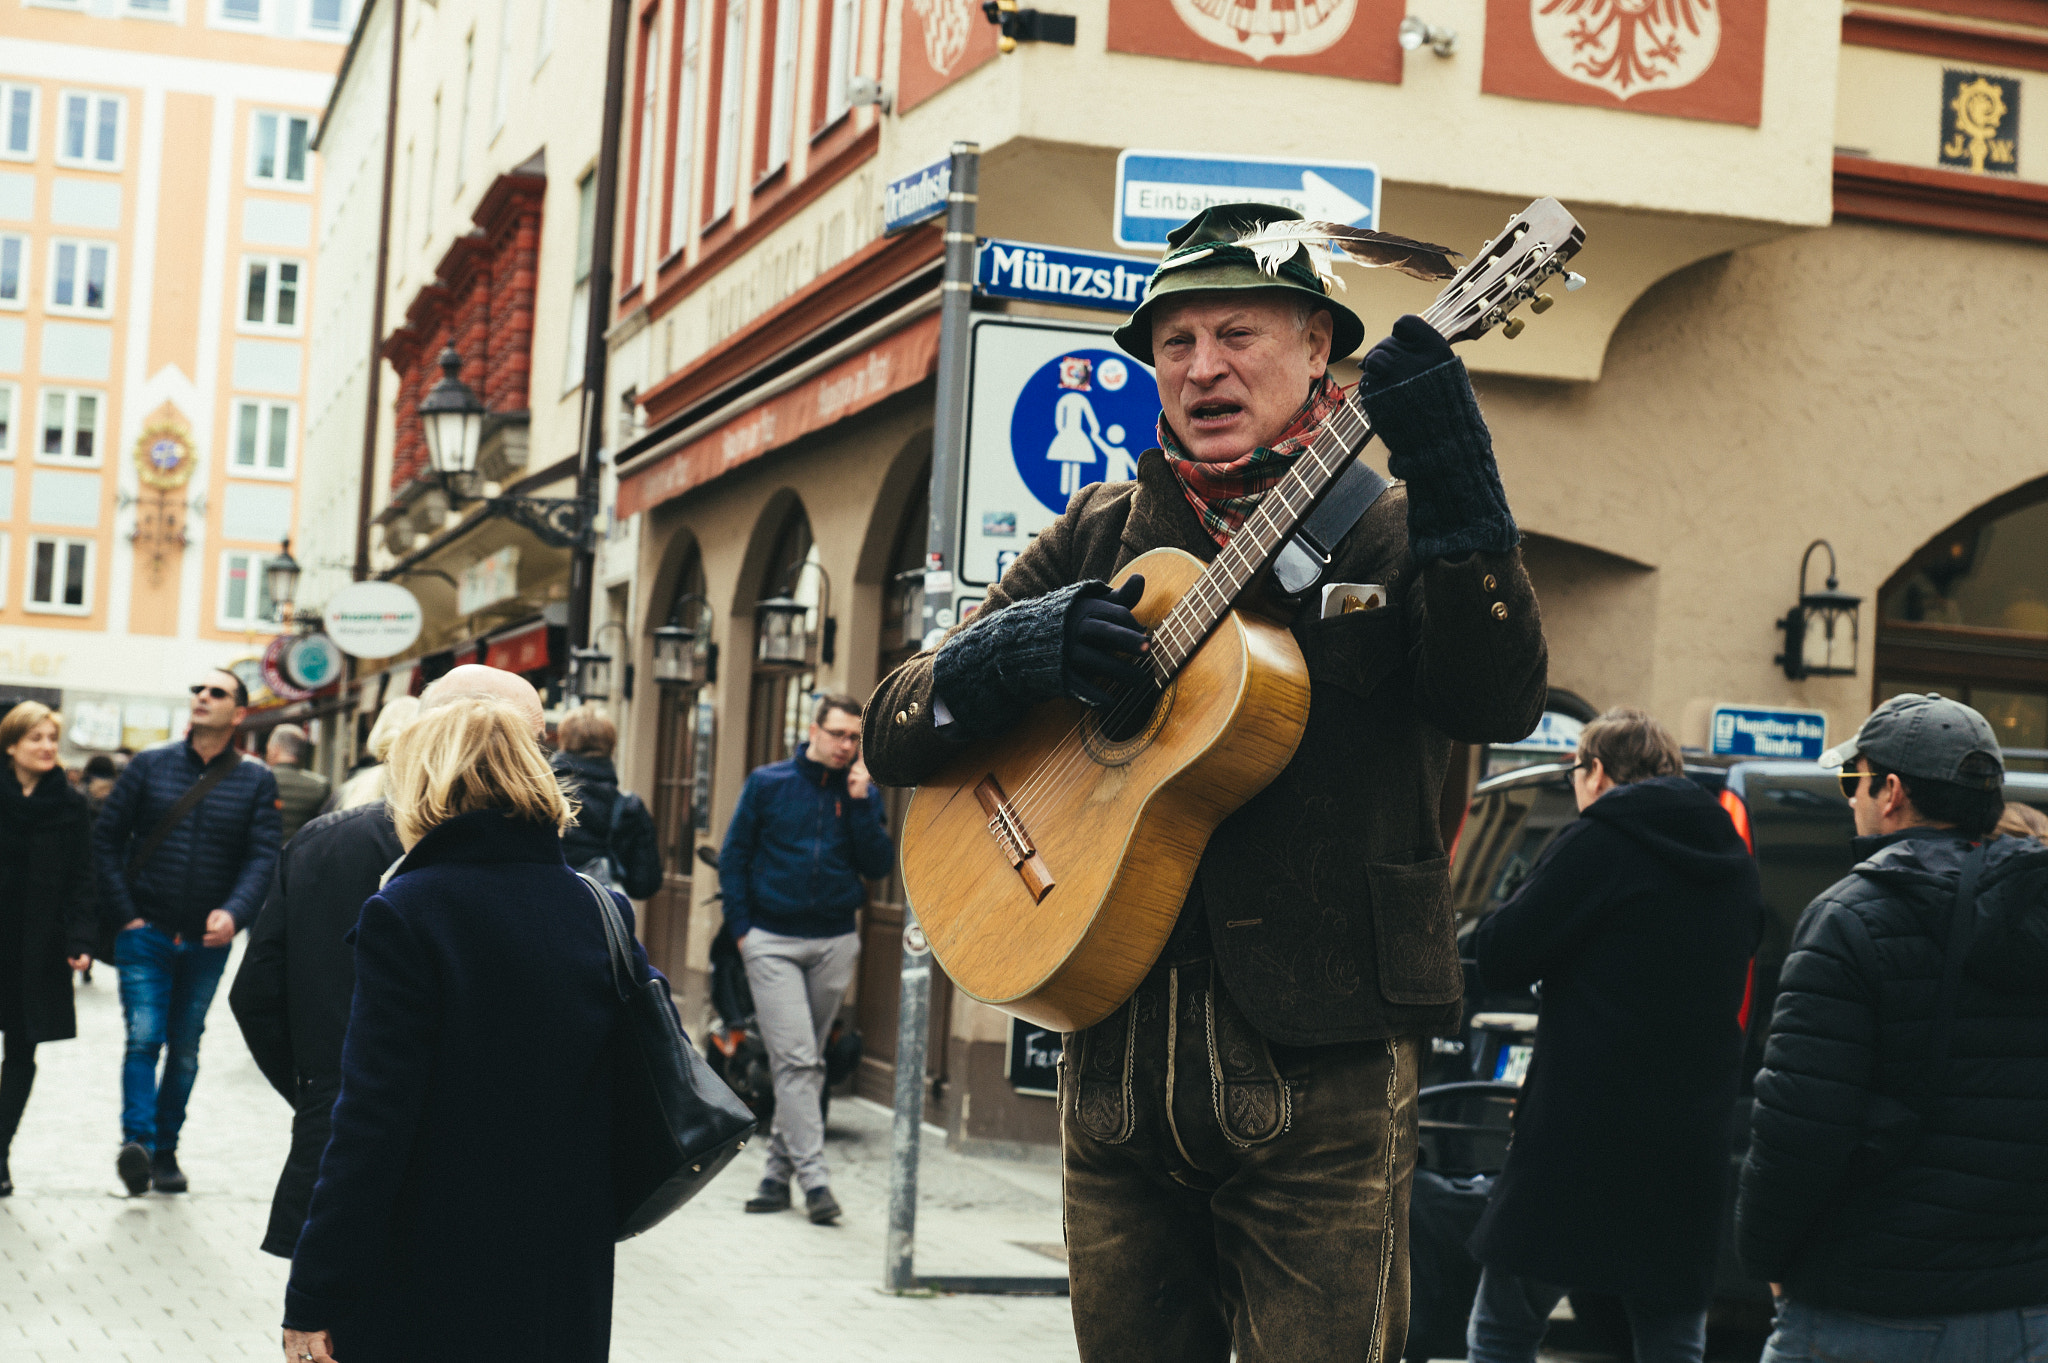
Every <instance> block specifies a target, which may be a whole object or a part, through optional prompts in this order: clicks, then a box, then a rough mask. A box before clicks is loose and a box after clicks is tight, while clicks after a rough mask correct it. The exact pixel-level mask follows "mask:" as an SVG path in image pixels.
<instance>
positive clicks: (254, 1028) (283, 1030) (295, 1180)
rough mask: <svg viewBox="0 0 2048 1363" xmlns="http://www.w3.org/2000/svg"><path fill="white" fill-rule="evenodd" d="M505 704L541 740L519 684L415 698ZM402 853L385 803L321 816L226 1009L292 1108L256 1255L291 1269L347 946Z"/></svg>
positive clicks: (329, 1088)
mask: <svg viewBox="0 0 2048 1363" xmlns="http://www.w3.org/2000/svg"><path fill="white" fill-rule="evenodd" d="M478 697H481V698H484V699H488V700H495V701H502V702H504V703H505V704H507V705H509V706H511V707H512V708H513V709H515V710H517V711H519V712H520V713H521V714H523V715H525V716H526V718H527V719H528V721H529V722H530V723H531V724H532V725H533V736H534V738H535V740H536V741H538V740H539V738H540V736H541V733H542V732H543V730H544V729H545V727H546V721H545V719H544V718H543V716H542V713H541V703H540V693H539V692H538V691H535V690H534V689H533V686H532V684H531V683H529V682H528V681H526V679H525V678H523V677H521V676H519V675H518V674H517V673H513V672H506V671H504V670H502V669H500V668H496V667H482V666H479V665H477V664H475V663H466V664H464V665H463V666H461V667H457V668H454V669H451V670H450V671H449V672H447V673H446V674H445V675H443V676H442V677H441V678H440V679H439V680H437V681H436V682H434V684H433V685H431V686H429V687H428V688H427V689H426V691H425V693H423V694H422V695H421V696H420V712H421V713H422V714H424V713H426V712H427V711H429V710H432V709H434V708H436V707H437V706H442V705H446V704H448V703H449V702H450V701H456V700H470V699H475V698H478ZM402 851H403V849H402V848H401V847H400V846H399V843H398V832H397V830H396V829H394V828H393V827H392V824H391V814H390V812H389V811H388V810H387V809H386V808H385V807H384V802H383V801H382V800H379V801H377V802H376V803H374V804H367V805H358V806H357V807H355V808H354V809H344V810H337V811H336V812H334V813H332V814H323V815H321V816H320V817H319V818H317V819H314V820H313V821H312V822H311V823H308V824H307V825H306V826H305V827H304V828H302V829H300V830H299V834H298V836H297V837H295V838H293V839H292V842H291V846H290V847H289V848H287V849H286V851H285V853H284V855H283V856H281V857H280V858H278V863H277V871H276V874H275V876H274V877H273V878H272V881H271V887H270V896H269V898H267V899H266V900H264V902H263V908H262V910H261V912H260V913H259V914H258V915H257V919H256V923H255V926H254V927H252V928H251V929H250V931H249V949H248V953H247V955H245V956H244V957H243V960H242V968H241V970H240V971H239V972H237V973H236V975H235V983H234V987H233V988H232V989H230V990H229V991H228V1005H229V1007H231V1008H233V1009H234V1013H235V1021H236V1022H237V1023H238V1024H240V1026H241V1029H242V1036H243V1038H244V1039H245V1040H247V1041H248V1043H249V1051H250V1054H252V1055H253V1056H255V1058H256V1064H257V1066H258V1068H260V1069H261V1070H262V1071H263V1077H264V1078H266V1079H268V1080H269V1081H270V1084H271V1087H272V1088H275V1089H276V1090H277V1091H278V1092H279V1093H280V1094H282V1095H283V1096H284V1099H285V1101H286V1102H288V1103H290V1104H291V1105H292V1109H293V1113H294V1115H293V1117H292V1146H291V1153H290V1154H288V1155H287V1156H286V1157H285V1162H284V1170H283V1172H282V1173H280V1174H279V1175H278V1179H277V1192H276V1194H275V1196H273V1197H272V1198H271V1202H270V1226H269V1228H268V1230H267V1231H266V1232H265V1233H264V1236H263V1248H264V1250H265V1251H267V1252H268V1253H271V1254H275V1255H277V1256H279V1257H280V1258H285V1259H289V1258H290V1257H291V1254H292V1247H293V1246H294V1245H296V1244H297V1243H298V1240H299V1231H300V1229H301V1228H302V1227H304V1225H305V1224H306V1206H307V1204H308V1203H309V1202H310V1201H311V1200H312V1197H313V1183H314V1180H315V1179H316V1178H317V1177H318V1175H319V1173H320V1152H321V1151H322V1150H325V1149H326V1148H327V1137H328V1135H329V1131H330V1125H329V1123H330V1114H331V1112H332V1111H333V1108H334V1098H335V1094H336V1093H337V1092H338V1091H339V1090H340V1086H341V1042H342V1037H343V1035H344V1034H345V1033H346V1032H347V1031H348V1007H349V999H350V997H351V996H352V995H353V994H354V993H355V987H356V966H355V957H354V955H353V953H352V952H351V951H350V949H349V947H348V945H347V943H346V942H345V941H344V940H343V939H344V938H345V937H346V936H347V934H348V932H349V930H350V929H351V928H353V927H355V925H356V918H357V916H358V915H359V914H361V912H362V907H363V901H364V900H365V899H368V898H369V897H370V896H371V895H373V894H375V893H376V892H377V885H378V882H379V881H380V880H381V879H382V878H383V875H384V872H385V870H386V869H387V868H389V867H390V866H391V864H392V863H393V862H395V861H397V860H398V858H399V856H400V855H401V854H402Z"/></svg>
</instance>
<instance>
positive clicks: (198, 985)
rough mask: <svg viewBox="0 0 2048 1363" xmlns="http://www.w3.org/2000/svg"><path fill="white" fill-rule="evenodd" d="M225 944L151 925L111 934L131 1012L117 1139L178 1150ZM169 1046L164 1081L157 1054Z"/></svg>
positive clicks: (223, 962) (125, 1004)
mask: <svg viewBox="0 0 2048 1363" xmlns="http://www.w3.org/2000/svg"><path fill="white" fill-rule="evenodd" d="M229 950H230V948H228V947H209V946H201V945H200V944H199V943H198V942H196V941H193V940H190V939H187V940H184V941H179V940H176V939H174V938H173V937H172V935H171V934H170V933H168V932H166V931H164V930H163V929H162V928H160V927H158V926H157V925H156V924H154V923H145V924H143V925H142V926H141V927H139V928H124V929H123V930H122V932H121V935H120V936H119V937H117V938H115V939H114V965H115V966H116V967H117V968H118V969H119V970H120V972H121V1010H122V1011H123V1012H124V1013H126V1014H127V1016H128V1053H127V1056H126V1058H125V1059H124V1060H123V1061H122V1062H121V1139H122V1140H124V1141H135V1142H138V1143H139V1144H141V1145H142V1146H144V1147H145V1148H147V1149H149V1150H150V1151H152V1152H154V1151H159V1150H176V1149H177V1148H178V1131H179V1128H181V1127H183V1126H184V1125H185V1102H186V1100H187V1099H189V1098H190V1097H191V1096H192V1081H193V1080H194V1079H197V1078H198V1077H199V1034H200V1033H201V1032H204V1031H205V1030H206V1010H207V1008H208V1007H210V1006H211V1005H212V1003H213V991H214V990H215V989H217V988H218V987H219V986H220V976H221V972H222V971H223V970H225V969H227V964H228V952H229ZM166 1046H168V1047H169V1048H170V1054H169V1055H168V1056H167V1057H166V1058H165V1060H164V1076H163V1083H162V1085H161V1086H159V1085H158V1083H157V1076H156V1060H157V1053H158V1052H159V1051H162V1050H163V1049H164V1048H165V1047H166Z"/></svg>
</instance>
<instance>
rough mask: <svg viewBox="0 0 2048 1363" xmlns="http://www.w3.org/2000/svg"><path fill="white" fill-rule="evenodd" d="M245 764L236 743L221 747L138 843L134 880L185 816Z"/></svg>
mask: <svg viewBox="0 0 2048 1363" xmlns="http://www.w3.org/2000/svg"><path fill="white" fill-rule="evenodd" d="M241 765H242V755H241V754H240V753H238V752H236V751H235V749H234V745H233V744H230V745H228V746H227V747H225V748H223V749H221V751H220V753H219V755H218V756H216V757H215V758H214V759H213V760H212V761H211V762H208V763H207V764H206V770H204V771H202V772H200V773H199V779H198V780H196V781H194V782H193V783H192V784H191V785H189V786H187V787H185V793H184V794H183V795H180V796H179V797H178V802H177V803H176V804H174V805H172V806H171V807H170V808H169V809H167V810H165V811H164V816H163V817H162V818H161V819H158V820H157V821H156V827H155V828H152V829H150V830H149V835H148V836H147V837H145V838H143V840H142V841H141V842H139V843H137V844H135V851H134V853H133V854H132V855H130V856H129V858H128V878H129V879H130V880H133V879H134V878H135V877H136V876H137V875H139V874H141V872H142V868H143V867H145V866H147V865H148V864H149V859H150V858H151V857H153V856H155V855H156V852H157V849H158V848H159V847H162V846H163V845H164V839H166V838H168V837H170V836H171V833H172V832H173V831H174V830H175V829H176V828H177V827H178V825H179V824H181V823H183V822H185V817H186V816H187V815H188V814H190V813H191V812H192V811H193V810H194V809H196V808H198V806H199V802H200V801H201V800H204V799H205V798H206V797H207V795H208V793H209V792H211V791H212V790H213V788H214V787H215V786H217V785H219V784H220V783H221V782H222V781H225V780H227V778H228V773H229V772H231V771H233V770H234V769H235V768H237V767H239V766H241Z"/></svg>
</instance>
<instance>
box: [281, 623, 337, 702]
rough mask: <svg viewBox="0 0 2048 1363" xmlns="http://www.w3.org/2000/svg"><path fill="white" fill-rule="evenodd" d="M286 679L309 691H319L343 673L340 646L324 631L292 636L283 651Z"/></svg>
mask: <svg viewBox="0 0 2048 1363" xmlns="http://www.w3.org/2000/svg"><path fill="white" fill-rule="evenodd" d="M284 675H285V680H287V681H289V682H291V683H292V684H293V685H295V686H297V687H300V688H301V689H303V690H306V691H318V690H319V689H320V688H321V687H323V686H327V685H328V684H330V683H331V682H333V681H334V679H335V678H336V677H338V676H340V675H341V650H340V649H338V648H336V647H335V646H334V640H332V639H330V638H328V637H327V636H326V635H324V634H308V635H306V636H305V637H303V638H300V639H294V640H292V643H291V647H290V648H287V649H286V650H285V652H284Z"/></svg>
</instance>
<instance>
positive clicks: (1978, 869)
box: [1914, 842, 1991, 1115]
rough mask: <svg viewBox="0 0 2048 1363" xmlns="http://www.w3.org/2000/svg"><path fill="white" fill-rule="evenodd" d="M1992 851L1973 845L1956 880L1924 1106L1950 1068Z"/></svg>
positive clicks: (1921, 1092)
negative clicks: (1966, 968)
mask: <svg viewBox="0 0 2048 1363" xmlns="http://www.w3.org/2000/svg"><path fill="white" fill-rule="evenodd" d="M1990 851H1991V845H1990V844H1989V843H1988V842H1987V843H1982V844H1979V845H1978V846H1976V847H1973V848H1971V849H1970V855H1969V856H1968V857H1966V858H1965V859H1964V861H1963V875H1962V879H1961V880H1959V881H1957V882H1956V898H1955V907H1954V908H1953V910H1952V911H1951V912H1950V916H1949V926H1948V941H1947V943H1946V944H1945V945H1944V946H1943V948H1942V958H1941V1002H1940V1004H1939V1005H1938V1006H1937V1011H1936V1013H1935V1017H1934V1053H1933V1056H1932V1058H1931V1063H1930V1064H1929V1065H1928V1068H1927V1071H1926V1073H1925V1074H1923V1075H1922V1076H1921V1077H1920V1082H1919V1083H1918V1084H1916V1085H1914V1088H1915V1089H1916V1090H1917V1091H1918V1092H1917V1097H1918V1098H1919V1100H1920V1101H1919V1102H1916V1103H1915V1106H1916V1107H1922V1108H1923V1109H1924V1106H1925V1104H1926V1103H1927V1102H1928V1101H1929V1100H1932V1099H1933V1098H1936V1097H1938V1096H1939V1095H1940V1093H1941V1088H1942V1079H1943V1077H1944V1076H1945V1075H1946V1073H1947V1071H1948V1052H1949V1042H1950V1041H1951V1040H1952V1039H1953V1037H1954V1035H1955V1024H1956V998H1957V995H1959V994H1960V993H1961V992H1962V985H1963V961H1964V958H1966V957H1967V956H1968V955H1969V954H1970V940H1971V938H1973V937H1975V936H1976V934H1977V883H1978V882H1979V881H1980V880H1982V879H1983V877H1984V862H1985V859H1986V858H1987V857H1988V856H1989V854H1990ZM1923 1115H1924V1111H1923Z"/></svg>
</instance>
